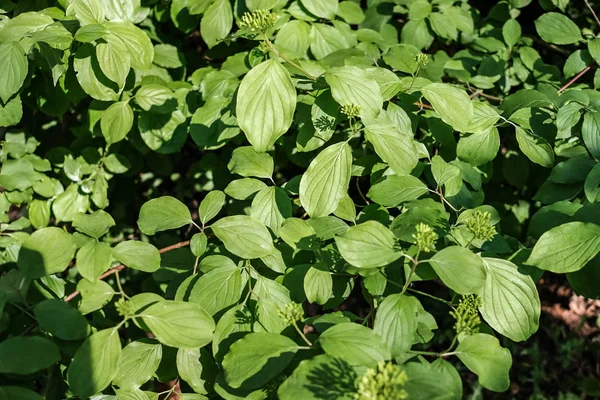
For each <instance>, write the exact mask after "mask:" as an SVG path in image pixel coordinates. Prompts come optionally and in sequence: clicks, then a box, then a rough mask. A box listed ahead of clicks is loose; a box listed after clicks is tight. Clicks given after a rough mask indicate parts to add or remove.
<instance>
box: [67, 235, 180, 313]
mask: <svg viewBox="0 0 600 400" xmlns="http://www.w3.org/2000/svg"><path fill="white" fill-rule="evenodd" d="M189 245H190V241H189V240H186V241H185V242H179V243H175V244H172V245H171V246H167V247H163V248H162V249H160V250H158V252H159V253H160V254H162V253H166V252H168V251H172V250H177V249H180V248H182V247H186V246H189ZM123 269H125V265H123V264H119V265H117V266H116V267H114V268H111V269H109V270H108V271H106V272H105V273H103V274H102V275H100V277H99V278H98V279H100V280H102V279H104V278H106V277H108V276H111V275H112V274H115V273H117V272H119V271H121V270H123ZM78 295H79V290H76V291H74V292H73V293H71V294H70V295H68V296H67V297H65V298H64V301H66V302H68V301H71V300H73V299H74V298H75V297H77V296H78Z"/></svg>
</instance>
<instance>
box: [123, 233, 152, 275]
mask: <svg viewBox="0 0 600 400" xmlns="http://www.w3.org/2000/svg"><path fill="white" fill-rule="evenodd" d="M113 256H114V257H115V259H117V261H119V262H120V263H123V264H124V265H126V266H127V267H129V268H133V269H137V270H139V271H144V272H154V271H156V270H158V269H159V268H160V253H159V252H158V249H157V248H156V247H154V246H152V245H151V244H150V243H145V242H139V241H137V240H127V241H125V242H121V243H119V244H118V245H116V246H115V248H114V249H113Z"/></svg>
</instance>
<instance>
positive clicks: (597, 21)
mask: <svg viewBox="0 0 600 400" xmlns="http://www.w3.org/2000/svg"><path fill="white" fill-rule="evenodd" d="M583 1H585V5H586V6H587V7H588V8H589V9H590V11H591V12H592V15H593V16H594V19H595V20H596V23H597V24H598V25H599V26H600V19H598V16H597V15H596V13H595V12H594V9H593V8H592V6H591V5H590V2H589V1H588V0H583Z"/></svg>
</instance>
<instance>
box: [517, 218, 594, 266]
mask: <svg viewBox="0 0 600 400" xmlns="http://www.w3.org/2000/svg"><path fill="white" fill-rule="evenodd" d="M598 252H600V226H598V225H596V224H592V223H585V222H569V223H566V224H563V225H560V226H557V227H556V228H552V229H550V230H549V231H547V232H546V233H544V234H543V235H542V237H541V238H540V239H539V240H538V241H537V243H536V244H535V246H534V247H533V251H532V252H531V255H530V256H529V259H528V260H527V262H526V263H527V264H529V265H533V266H535V267H538V268H540V269H543V270H546V271H552V272H556V273H566V272H574V271H577V270H580V269H581V268H583V267H584V266H585V264H587V263H588V262H589V261H590V260H591V259H592V258H594V257H595V256H596V254H598Z"/></svg>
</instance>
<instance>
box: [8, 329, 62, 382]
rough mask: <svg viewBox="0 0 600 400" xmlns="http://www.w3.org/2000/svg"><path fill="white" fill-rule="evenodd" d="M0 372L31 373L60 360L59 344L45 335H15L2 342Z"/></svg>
mask: <svg viewBox="0 0 600 400" xmlns="http://www.w3.org/2000/svg"><path fill="white" fill-rule="evenodd" d="M0 359H1V360H2V362H0V373H3V374H18V375H29V374H33V373H34V372H37V371H41V370H43V369H46V368H49V367H51V366H52V365H53V364H56V363H57V362H58V361H59V360H60V353H59V351H58V346H56V345H55V344H54V343H52V342H51V341H50V340H48V339H46V338H43V337H38V336H34V337H19V336H13V337H10V338H8V339H5V340H3V341H2V343H0Z"/></svg>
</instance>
